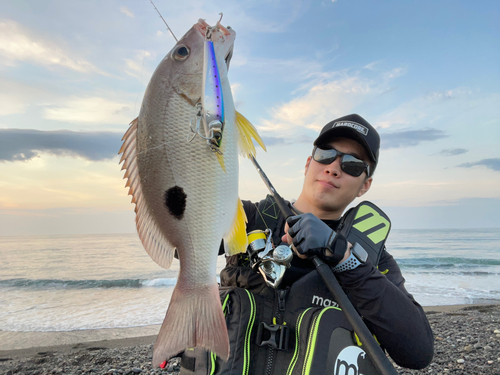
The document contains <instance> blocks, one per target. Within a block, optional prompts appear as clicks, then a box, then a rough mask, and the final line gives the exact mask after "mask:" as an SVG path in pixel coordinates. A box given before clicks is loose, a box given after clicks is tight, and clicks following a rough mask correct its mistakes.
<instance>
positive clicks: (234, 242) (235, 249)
mask: <svg viewBox="0 0 500 375" xmlns="http://www.w3.org/2000/svg"><path fill="white" fill-rule="evenodd" d="M237 206H238V208H237V210H236V214H235V215H234V219H233V223H232V224H231V231H230V232H229V233H228V234H227V235H226V236H224V243H225V246H224V247H225V249H226V254H227V255H234V254H238V253H244V252H245V251H246V250H247V246H248V238H247V231H246V229H247V226H246V223H247V215H246V214H245V210H244V209H243V203H242V202H241V199H239V198H238V204H237Z"/></svg>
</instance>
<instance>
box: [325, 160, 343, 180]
mask: <svg viewBox="0 0 500 375" xmlns="http://www.w3.org/2000/svg"><path fill="white" fill-rule="evenodd" d="M341 160H342V158H340V157H337V158H336V159H335V160H334V161H333V162H331V163H330V164H328V165H325V173H328V174H331V175H333V176H336V177H338V176H340V174H341V173H342V169H341V168H340V162H341Z"/></svg>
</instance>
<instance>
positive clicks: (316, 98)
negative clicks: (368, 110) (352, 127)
mask: <svg viewBox="0 0 500 375" xmlns="http://www.w3.org/2000/svg"><path fill="white" fill-rule="evenodd" d="M371 90H372V87H371V83H370V82H369V81H367V80H364V79H362V78H358V77H345V78H341V79H337V80H331V81H329V82H325V83H320V84H317V85H315V86H314V87H312V88H310V89H309V90H308V92H307V93H306V94H305V95H303V96H302V97H298V98H296V99H293V100H292V101H290V102H288V103H285V104H283V105H281V106H280V107H278V108H274V109H273V110H272V114H271V118H270V119H269V120H264V121H263V122H262V126H261V127H260V128H261V129H262V130H264V131H272V132H283V131H287V133H288V134H290V135H291V136H293V135H294V133H295V135H296V134H297V132H300V130H301V129H304V128H306V129H309V130H314V131H318V130H319V129H321V128H322V127H323V125H325V124H326V123H327V122H328V121H330V120H331V119H333V118H335V117H339V116H341V115H342V114H345V113H347V112H350V111H351V109H352V108H353V107H354V106H356V105H357V104H359V103H361V101H362V99H363V97H364V96H366V95H368V94H369V93H370V92H371Z"/></svg>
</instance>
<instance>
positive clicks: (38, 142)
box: [0, 129, 122, 162]
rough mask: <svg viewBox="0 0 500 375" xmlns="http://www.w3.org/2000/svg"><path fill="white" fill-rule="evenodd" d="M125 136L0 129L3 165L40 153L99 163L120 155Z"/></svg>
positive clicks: (100, 133)
mask: <svg viewBox="0 0 500 375" xmlns="http://www.w3.org/2000/svg"><path fill="white" fill-rule="evenodd" d="M121 137H122V134H120V133H113V132H73V131H69V130H57V131H40V130H31V129H0V161H3V162H5V161H28V160H31V159H33V158H35V157H37V156H39V153H48V154H52V155H57V156H73V157H81V158H84V159H87V160H92V161H100V160H106V159H112V158H114V157H115V156H117V154H118V150H119V148H120V144H121V142H120V139H121Z"/></svg>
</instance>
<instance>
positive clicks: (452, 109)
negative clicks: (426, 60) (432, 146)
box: [375, 68, 473, 128]
mask: <svg viewBox="0 0 500 375" xmlns="http://www.w3.org/2000/svg"><path fill="white" fill-rule="evenodd" d="M405 72H406V70H405V68H396V69H393V70H392V71H391V72H388V73H385V74H384V77H385V78H387V79H390V78H397V77H398V74H399V75H401V74H404V73H405ZM472 94H473V91H472V90H471V89H468V88H461V87H459V88H455V89H449V90H443V91H433V92H429V93H426V94H425V95H422V96H420V97H417V98H415V99H413V100H410V101H408V102H406V103H403V104H401V105H400V106H398V107H397V108H395V109H393V110H392V111H391V112H388V113H386V114H384V115H382V116H380V117H379V118H378V119H377V121H375V125H376V127H377V128H389V127H394V126H405V127H407V126H409V125H414V124H418V123H425V124H432V123H433V122H436V121H440V120H442V117H443V113H448V114H449V113H463V112H464V111H465V110H466V109H467V108H470V107H471V105H473V103H472V101H471V96H472Z"/></svg>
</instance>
